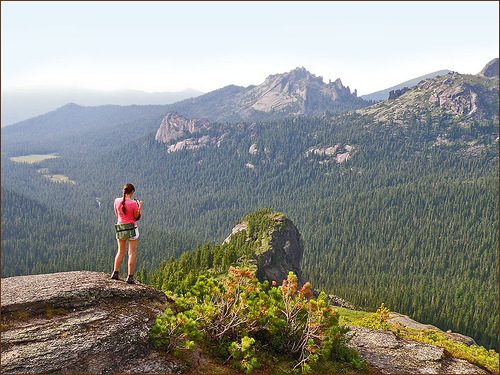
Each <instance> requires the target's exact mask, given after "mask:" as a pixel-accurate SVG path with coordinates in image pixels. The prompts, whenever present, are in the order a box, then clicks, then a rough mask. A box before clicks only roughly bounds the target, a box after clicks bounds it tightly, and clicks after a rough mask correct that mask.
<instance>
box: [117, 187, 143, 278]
mask: <svg viewBox="0 0 500 375" xmlns="http://www.w3.org/2000/svg"><path fill="white" fill-rule="evenodd" d="M134 193H135V187H134V185H132V184H125V185H124V186H123V196H122V197H121V198H116V199H115V203H114V210H115V215H116V217H117V218H118V222H117V224H133V227H132V226H131V225H130V227H131V231H132V233H131V235H132V236H131V237H129V238H128V277H127V283H129V284H135V282H134V268H135V256H136V251H137V239H138V238H139V229H138V228H137V223H136V221H137V220H139V219H140V218H141V215H142V201H138V200H134V199H132V196H133V195H134ZM129 232H130V231H129ZM116 241H117V243H118V251H117V253H116V256H115V265H114V270H113V274H112V275H111V278H112V279H113V280H119V279H120V277H119V271H120V266H121V263H122V259H123V256H124V255H125V247H126V245H127V238H126V237H125V238H124V236H123V235H122V234H119V233H118V232H117V234H116Z"/></svg>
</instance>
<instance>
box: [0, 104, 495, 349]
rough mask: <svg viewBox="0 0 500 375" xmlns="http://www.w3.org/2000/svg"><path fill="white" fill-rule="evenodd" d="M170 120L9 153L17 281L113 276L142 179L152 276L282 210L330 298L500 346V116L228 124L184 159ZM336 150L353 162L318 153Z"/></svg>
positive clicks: (7, 190)
mask: <svg viewBox="0 0 500 375" xmlns="http://www.w3.org/2000/svg"><path fill="white" fill-rule="evenodd" d="M155 110H156V109H155ZM155 116H156V117H155ZM138 123H140V126H138V127H137V126H135V125H137V124H138ZM54 125H56V124H54ZM158 125H159V121H158V117H157V115H156V114H154V115H151V117H150V118H149V119H147V120H145V121H144V122H141V121H140V120H138V119H136V120H133V121H131V122H130V123H128V125H126V126H125V129H132V128H134V129H136V132H135V133H134V134H133V136H130V135H129V134H128V133H127V131H124V132H123V133H120V134H121V138H120V139H122V140H123V141H122V142H114V143H110V142H109V141H108V140H109V139H110V138H111V137H114V139H116V137H115V136H114V135H115V134H116V133H114V131H115V130H118V129H119V126H118V125H117V126H116V127H110V128H109V130H107V134H108V135H105V134H104V135H102V134H101V135H99V134H93V135H92V137H94V138H92V139H94V140H95V141H96V142H90V141H89V143H88V144H87V145H86V148H85V147H84V146H82V141H81V139H79V137H78V136H73V137H69V138H67V139H65V141H64V142H62V141H61V142H60V143H58V142H55V143H50V140H49V139H47V137H44V138H42V139H41V140H40V142H39V143H38V144H37V143H36V141H35V140H32V141H30V142H32V143H31V145H30V148H29V149H30V153H49V152H51V153H52V152H53V153H58V154H59V156H60V157H58V158H56V159H52V160H46V161H43V162H40V163H37V164H19V163H14V162H12V161H11V160H10V159H9V157H10V156H15V155H23V154H25V153H27V149H26V147H25V146H23V145H22V144H21V143H22V142H20V141H19V138H16V142H15V144H8V145H7V146H8V147H6V148H5V151H4V152H3V153H2V277H8V276H14V275H21V274H30V273H45V272H56V271H66V270H76V269H90V270H98V271H104V272H109V271H111V266H112V260H113V256H114V252H115V246H116V245H115V243H114V235H113V222H114V215H113V210H112V203H113V200H114V198H115V197H117V196H119V195H120V194H121V187H122V185H123V184H124V183H125V182H132V183H134V184H135V186H136V189H137V191H136V196H137V197H138V198H140V199H143V200H144V202H145V203H144V215H143V216H144V218H143V219H142V220H141V222H140V223H139V225H140V228H141V239H140V243H139V251H138V267H139V270H138V273H139V274H140V275H141V277H144V278H145V279H146V280H147V279H148V275H150V274H154V273H155V272H158V271H157V270H158V267H159V266H160V265H161V264H163V265H164V264H165V262H168V260H169V259H171V258H177V257H178V256H179V255H180V254H181V253H183V252H184V251H192V250H194V249H196V248H197V246H201V247H203V246H204V247H205V248H210V247H211V246H213V244H214V243H220V242H221V241H222V240H224V238H225V237H226V236H227V235H228V234H229V233H230V232H231V228H232V227H233V226H234V225H235V224H236V223H237V222H238V221H239V220H240V219H241V218H242V217H243V216H245V215H246V214H247V213H249V212H251V211H253V210H255V209H258V208H263V207H269V208H271V209H273V210H276V211H280V212H284V213H286V215H287V216H288V217H290V219H291V220H292V221H293V222H294V223H295V224H296V225H297V227H298V228H299V230H300V232H301V234H302V237H303V240H304V245H305V253H304V260H303V264H302V269H303V272H304V276H305V277H306V279H308V280H310V281H311V282H312V283H313V285H314V286H315V287H316V288H318V289H322V290H325V291H326V292H328V293H333V294H335V295H338V296H340V297H342V298H344V299H346V300H348V301H350V302H351V303H353V304H354V305H355V306H356V307H358V308H362V309H369V310H372V311H373V310H375V309H376V308H377V307H378V306H380V304H381V303H385V305H386V306H388V307H389V308H390V309H391V310H393V311H398V312H401V313H404V314H408V315H410V316H411V317H412V318H414V319H416V320H419V321H422V322H425V323H430V324H434V325H436V326H438V327H439V328H441V329H443V330H447V329H451V330H453V331H457V332H460V333H463V334H467V335H470V336H472V337H473V338H474V339H475V340H476V341H477V342H478V343H479V344H480V345H484V346H485V347H488V348H493V347H495V348H497V349H498V338H497V333H498V319H497V311H498V274H497V270H498V268H497V265H498V254H497V249H498V193H499V191H498V190H499V188H498V139H497V137H498V122H497V120H491V121H490V120H482V121H472V120H470V121H467V122H457V120H456V118H454V117H452V116H447V115H443V114H441V115H439V116H433V115H432V114H429V115H428V116H427V117H426V118H425V119H422V118H417V117H415V116H414V115H412V114H407V117H406V118H405V119H404V125H403V126H401V125H398V124H395V123H391V122H386V123H381V122H378V121H376V120H374V119H373V118H372V117H371V116H369V115H362V114H357V113H349V114H337V115H333V114H331V115H329V114H327V115H324V116H320V117H314V118H313V117H297V118H293V119H284V120H276V121H271V122H249V123H244V122H238V123H236V124H230V123H218V124H214V125H213V127H211V128H210V129H209V130H206V131H204V132H203V133H202V134H200V136H202V135H204V136H208V137H212V138H216V139H222V142H221V143H220V146H219V147H217V146H209V147H206V148H200V149H197V150H182V151H178V152H175V153H168V152H167V149H166V147H165V145H163V144H160V143H158V142H156V141H155V139H154V135H155V131H156V128H157V127H158ZM444 135H446V137H447V140H448V142H439V138H440V137H443V136H444ZM89 136H90V135H89ZM106 137H109V138H106ZM495 139H496V140H495ZM98 141H99V142H98ZM3 142H4V141H3ZM252 145H255V146H254V148H255V150H257V151H256V152H254V153H249V148H250V147H251V146H252ZM334 145H339V147H340V148H342V147H343V148H345V149H346V150H347V149H350V150H351V151H349V158H348V159H347V160H345V161H343V162H341V163H338V162H336V160H335V158H331V157H329V156H328V155H327V154H325V153H321V152H315V151H314V150H319V149H321V148H323V149H324V148H327V147H332V146H334ZM346 146H348V147H347V148H346ZM83 150H85V152H83ZM41 169H48V170H50V171H51V173H53V174H63V175H66V176H68V177H69V178H70V179H71V180H73V181H75V184H64V183H55V182H52V181H50V180H49V179H47V178H45V177H44V176H43V174H42V173H40V170H41ZM211 244H212V245H211ZM150 279H151V278H150Z"/></svg>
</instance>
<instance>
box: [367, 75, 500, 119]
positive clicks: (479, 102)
mask: <svg viewBox="0 0 500 375" xmlns="http://www.w3.org/2000/svg"><path fill="white" fill-rule="evenodd" d="M496 80H497V78H495V79H492V78H486V77H482V76H481V75H476V76H472V75H463V74H459V73H456V72H451V73H449V74H447V75H445V76H439V77H436V78H433V79H428V80H425V81H422V82H420V83H419V84H418V85H417V86H415V87H413V88H411V89H410V90H407V91H406V92H405V93H404V95H400V96H398V95H395V94H393V98H392V100H387V101H384V102H381V103H377V104H375V105H373V106H371V107H368V108H364V109H361V110H359V112H360V113H362V114H368V115H373V117H374V118H375V119H376V120H377V121H379V122H385V123H392V124H397V125H403V126H405V125H408V124H409V123H411V122H412V121H414V120H419V121H421V122H425V121H426V120H428V119H429V118H437V117H439V116H442V115H451V116H452V117H454V118H455V119H457V120H458V121H467V120H482V119H492V118H493V119H496V118H498V81H496Z"/></svg>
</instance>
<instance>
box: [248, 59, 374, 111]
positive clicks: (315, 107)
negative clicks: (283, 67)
mask: <svg viewBox="0 0 500 375" xmlns="http://www.w3.org/2000/svg"><path fill="white" fill-rule="evenodd" d="M240 103H241V104H242V106H243V107H244V108H245V110H244V114H246V116H247V117H249V116H251V115H252V113H254V112H255V111H257V112H264V113H283V112H285V113H289V114H291V115H309V114H318V113H321V112H325V111H333V112H338V111H341V110H346V109H351V108H360V107H363V106H364V105H365V102H364V101H363V100H362V99H360V98H358V97H357V92H356V90H355V91H354V92H353V93H351V90H350V88H349V86H347V87H345V86H344V85H343V84H342V81H341V80H340V78H337V79H336V80H335V81H334V82H331V81H329V82H328V83H325V82H324V81H323V77H321V76H316V75H314V74H312V73H311V72H309V71H308V70H307V69H306V68H304V67H297V68H295V69H293V70H291V71H289V72H286V73H280V74H273V75H270V76H268V77H267V78H266V80H265V81H264V82H263V83H262V84H261V85H259V86H255V87H252V88H251V89H249V90H247V91H246V92H245V93H243V95H242V97H241V100H240Z"/></svg>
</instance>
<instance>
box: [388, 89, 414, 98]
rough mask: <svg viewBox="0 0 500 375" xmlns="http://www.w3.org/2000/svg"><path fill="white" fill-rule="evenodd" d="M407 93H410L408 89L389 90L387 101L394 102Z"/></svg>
mask: <svg viewBox="0 0 500 375" xmlns="http://www.w3.org/2000/svg"><path fill="white" fill-rule="evenodd" d="M407 91H410V89H409V88H408V87H403V88H401V89H396V90H391V91H389V100H394V99H396V98H399V97H400V96H401V95H403V94H404V93H405V92H407Z"/></svg>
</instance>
